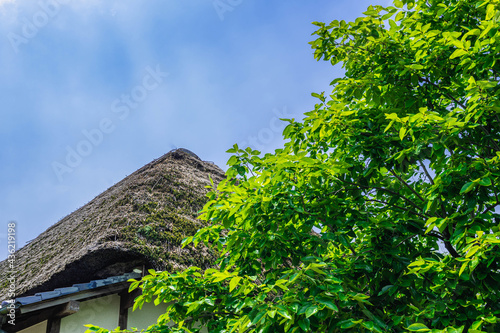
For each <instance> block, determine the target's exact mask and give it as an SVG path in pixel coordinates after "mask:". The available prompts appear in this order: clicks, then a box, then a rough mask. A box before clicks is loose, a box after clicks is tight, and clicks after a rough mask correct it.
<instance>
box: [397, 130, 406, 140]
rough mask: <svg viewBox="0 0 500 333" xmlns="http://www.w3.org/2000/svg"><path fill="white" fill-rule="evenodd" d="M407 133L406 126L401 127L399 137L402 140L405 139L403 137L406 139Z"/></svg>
mask: <svg viewBox="0 0 500 333" xmlns="http://www.w3.org/2000/svg"><path fill="white" fill-rule="evenodd" d="M405 134H406V128H404V127H401V128H400V129H399V139H400V140H401V141H403V139H404V137H405Z"/></svg>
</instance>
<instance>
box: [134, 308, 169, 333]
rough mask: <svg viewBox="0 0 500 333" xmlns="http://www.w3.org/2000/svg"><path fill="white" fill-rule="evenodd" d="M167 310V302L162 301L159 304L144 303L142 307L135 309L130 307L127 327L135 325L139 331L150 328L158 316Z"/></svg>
mask: <svg viewBox="0 0 500 333" xmlns="http://www.w3.org/2000/svg"><path fill="white" fill-rule="evenodd" d="M166 310H167V304H165V303H160V304H158V306H155V305H154V304H153V303H144V305H143V306H142V309H140V310H139V309H136V310H135V311H132V308H129V309H128V320H127V326H128V327H127V328H128V329H130V328H132V327H135V328H138V329H139V331H140V330H142V329H145V328H148V326H150V325H152V324H154V323H156V320H157V319H158V317H159V316H160V315H162V314H164V313H165V311H166Z"/></svg>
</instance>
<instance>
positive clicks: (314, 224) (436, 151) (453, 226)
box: [131, 0, 500, 332]
mask: <svg viewBox="0 0 500 333" xmlns="http://www.w3.org/2000/svg"><path fill="white" fill-rule="evenodd" d="M499 8H500V4H499V1H498V0H427V1H424V0H418V1H414V2H413V1H399V0H396V1H394V7H387V8H384V7H381V6H371V7H369V8H368V10H367V11H366V12H365V13H364V16H363V17H360V18H358V19H356V20H355V21H354V22H349V23H346V22H344V21H333V22H332V23H330V24H324V23H314V24H316V25H317V26H318V30H317V31H316V33H315V34H316V35H317V39H316V40H315V41H313V42H312V43H311V45H312V48H313V49H314V54H315V57H316V59H318V60H320V59H324V60H327V61H330V62H331V63H332V64H333V65H336V64H342V66H343V68H344V69H345V76H344V77H342V78H337V79H335V80H334V81H333V82H332V87H333V91H332V93H331V94H328V95H325V94H324V93H321V94H313V96H315V97H317V98H318V104H316V106H315V107H314V110H312V111H310V112H307V113H305V117H304V119H303V120H300V121H295V120H287V121H288V122H289V125H288V126H287V127H286V129H285V130H284V138H285V139H287V140H288V141H287V143H286V144H285V145H284V147H283V149H278V150H276V152H275V154H266V155H265V156H261V154H260V153H259V152H257V151H252V150H251V149H248V148H247V149H245V150H242V149H239V148H238V147H237V146H234V147H233V149H230V150H229V151H228V152H229V153H232V154H233V155H232V156H231V158H230V159H229V162H228V164H229V166H230V168H229V169H228V171H227V180H225V181H223V182H222V183H221V184H219V185H218V187H217V188H216V189H214V190H213V192H211V193H210V194H209V199H210V201H209V202H208V203H207V205H206V206H205V207H204V209H203V211H202V215H201V218H202V219H204V220H206V221H207V222H208V223H209V226H208V227H206V228H204V229H202V230H200V231H199V232H198V233H197V234H196V235H195V236H194V237H191V238H188V239H186V240H185V245H186V246H192V245H188V244H190V243H193V245H197V244H198V243H200V242H204V243H206V244H209V245H210V246H214V247H217V248H218V249H219V251H220V259H219V261H218V267H217V268H216V269H209V270H206V271H204V272H202V271H200V269H198V268H195V267H193V268H190V269H188V270H186V271H183V272H178V273H167V272H151V273H152V274H151V275H150V276H147V277H145V278H143V279H142V281H137V282H134V283H133V284H132V286H131V288H132V289H133V288H136V287H141V288H142V289H143V295H142V296H140V297H139V298H138V299H137V301H136V306H139V307H140V306H141V305H142V303H143V302H150V301H154V302H155V303H160V302H166V303H168V304H169V305H168V310H167V312H166V313H165V314H164V315H162V316H161V317H160V318H159V320H158V323H157V324H155V325H153V326H151V327H150V329H149V331H163V332H198V329H199V328H200V327H201V326H205V327H207V328H208V331H209V332H368V331H373V332H407V331H413V332H499V331H500V324H499V323H498V320H499V319H500V302H499V296H500V294H499V293H500V290H499V286H500V248H499V244H500V233H499V231H498V227H499V218H500V214H498V213H497V208H498V205H500V201H499V197H498V196H499V194H498V192H499V191H500V185H499V184H500V181H499V179H500V147H499V145H500V119H499V113H500V103H499V96H500V88H499V85H498V82H499V72H500V62H497V61H499V60H500V56H499V51H500V32H499V27H500V24H499V22H498V21H499V17H500V11H499ZM440 247H441V250H440ZM168 322H173V323H175V325H174V326H173V327H172V328H167V323H168Z"/></svg>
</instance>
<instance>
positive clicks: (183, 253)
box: [0, 149, 224, 333]
mask: <svg viewBox="0 0 500 333" xmlns="http://www.w3.org/2000/svg"><path fill="white" fill-rule="evenodd" d="M210 178H211V179H213V181H214V182H215V183H218V182H219V181H221V180H222V179H223V178H224V172H223V171H222V170H221V169H220V168H218V167H217V166H215V165H214V164H212V163H209V162H204V161H202V160H200V159H199V158H198V157H197V156H196V155H195V154H194V153H192V152H190V151H188V150H186V149H177V150H174V151H171V152H169V153H167V154H165V155H163V156H162V157H160V158H158V159H156V160H154V161H153V162H151V163H149V164H147V165H146V166H144V167H142V168H141V169H139V170H137V171H136V172H134V173H133V174H132V175H130V176H128V177H126V178H125V179H123V180H122V181H120V182H119V183H117V184H115V185H114V186H112V187H111V188H109V189H108V190H106V191H105V192H103V193H101V194H100V195H98V196H97V197H96V198H94V199H93V200H92V201H90V202H89V203H88V204H86V205H85V206H83V207H81V208H80V209H78V210H76V211H75V212H73V213H72V214H70V215H68V216H66V217H65V218H63V219H62V220H60V221H59V222H57V223H56V224H54V225H53V226H51V227H50V228H48V229H47V230H46V231H45V232H43V233H42V234H40V235H39V236H38V237H37V238H36V239H34V240H33V241H31V242H30V243H29V244H27V245H25V246H24V247H23V248H21V249H20V250H19V251H17V252H16V253H15V257H16V258H15V269H14V270H12V271H13V272H14V280H9V279H8V278H5V277H4V278H3V279H2V280H1V283H0V300H2V301H3V302H2V304H1V307H0V325H1V327H0V329H1V330H2V331H5V332H8V333H10V332H23V333H39V332H40V333H44V332H47V333H72V332H84V331H85V328H84V327H83V326H82V325H84V324H96V325H99V326H102V327H105V328H108V329H114V328H116V327H117V326H120V327H121V328H131V327H136V328H139V329H142V328H146V326H147V325H149V324H152V323H154V322H155V320H156V318H157V317H158V316H159V315H160V314H161V313H163V311H164V308H165V307H163V308H162V306H161V304H160V305H159V306H158V307H155V306H154V305H153V304H146V305H145V307H146V308H143V310H142V311H139V312H137V311H135V312H132V311H131V306H132V305H133V300H134V298H135V297H136V296H137V294H130V293H128V285H129V283H128V282H127V280H128V279H130V278H136V279H137V278H140V277H141V276H142V275H143V274H144V273H145V272H146V271H147V270H148V269H155V270H169V271H171V270H177V269H183V268H186V267H189V266H191V265H196V266H198V267H202V268H207V267H210V266H211V264H212V263H213V261H214V259H215V258H216V256H215V253H213V250H211V249H209V248H206V247H198V248H196V249H195V248H193V247H186V248H182V247H181V241H182V239H183V238H185V237H187V236H189V235H193V234H194V233H195V232H196V231H197V230H198V229H199V228H200V227H202V222H201V221H200V220H198V219H197V218H196V217H197V215H198V211H199V210H200V209H201V208H202V207H203V204H204V203H205V202H206V200H207V199H206V197H205V194H206V193H207V191H208V189H207V188H206V186H207V185H210ZM9 271H10V269H9V266H8V262H7V261H3V262H1V263H0V272H3V274H4V275H5V274H6V272H9ZM12 288H14V291H15V298H12V297H10V295H9V291H10V290H11V289H12ZM13 324H15V325H13Z"/></svg>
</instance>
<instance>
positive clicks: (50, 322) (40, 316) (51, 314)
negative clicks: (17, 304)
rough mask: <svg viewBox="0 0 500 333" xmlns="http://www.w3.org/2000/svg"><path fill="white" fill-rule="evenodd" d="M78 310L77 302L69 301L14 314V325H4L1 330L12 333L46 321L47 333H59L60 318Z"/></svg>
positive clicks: (78, 304)
mask: <svg viewBox="0 0 500 333" xmlns="http://www.w3.org/2000/svg"><path fill="white" fill-rule="evenodd" d="M79 309H80V303H79V302H76V301H69V302H67V303H65V304H60V305H57V306H54V307H52V308H48V309H44V310H41V311H38V312H31V313H29V314H18V315H17V314H16V325H15V326H11V325H8V324H4V325H3V326H2V330H4V331H6V332H7V333H14V332H18V331H20V330H23V329H25V328H28V327H31V326H33V325H36V324H38V323H41V322H43V321H45V320H47V333H59V332H58V330H59V326H60V324H61V323H60V321H61V318H63V317H66V316H69V315H71V314H73V313H76V312H77V311H78V310H79Z"/></svg>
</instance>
